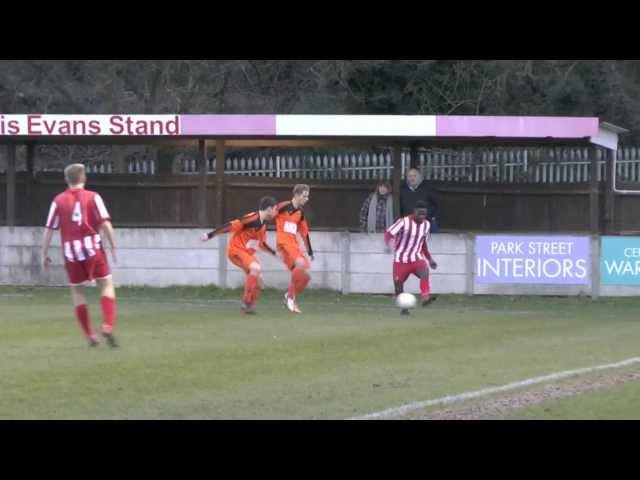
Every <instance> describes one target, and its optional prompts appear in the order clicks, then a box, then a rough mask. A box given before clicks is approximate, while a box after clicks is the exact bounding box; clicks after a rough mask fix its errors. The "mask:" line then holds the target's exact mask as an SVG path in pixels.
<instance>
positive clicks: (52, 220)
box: [46, 202, 60, 230]
mask: <svg viewBox="0 0 640 480" xmlns="http://www.w3.org/2000/svg"><path fill="white" fill-rule="evenodd" d="M57 210H58V206H57V205H56V202H51V207H49V215H48V216H47V223H46V227H47V228H51V229H53V230H57V229H58V226H59V225H60V215H58V214H57Z"/></svg>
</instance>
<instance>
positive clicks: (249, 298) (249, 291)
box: [242, 275, 258, 305]
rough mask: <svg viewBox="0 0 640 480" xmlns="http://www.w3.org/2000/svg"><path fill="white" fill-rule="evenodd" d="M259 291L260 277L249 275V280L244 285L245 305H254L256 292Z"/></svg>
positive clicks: (243, 298)
mask: <svg viewBox="0 0 640 480" xmlns="http://www.w3.org/2000/svg"><path fill="white" fill-rule="evenodd" d="M257 289H258V277H256V276H255V275H247V280H246V282H245V284H244V296H243V297H242V301H243V302H244V303H245V305H253V303H254V302H255V300H256V290H257Z"/></svg>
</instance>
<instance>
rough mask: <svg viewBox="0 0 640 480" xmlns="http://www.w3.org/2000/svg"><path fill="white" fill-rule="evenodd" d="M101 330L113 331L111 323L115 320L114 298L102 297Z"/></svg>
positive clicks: (105, 331)
mask: <svg viewBox="0 0 640 480" xmlns="http://www.w3.org/2000/svg"><path fill="white" fill-rule="evenodd" d="M101 302H102V316H103V319H104V321H103V323H102V331H103V332H104V333H111V332H112V331H113V324H114V323H115V321H116V299H115V298H111V297H102V299H101Z"/></svg>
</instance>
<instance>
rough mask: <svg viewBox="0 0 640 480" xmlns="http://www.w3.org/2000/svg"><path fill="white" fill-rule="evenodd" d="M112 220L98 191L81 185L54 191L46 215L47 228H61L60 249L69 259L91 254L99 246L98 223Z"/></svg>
mask: <svg viewBox="0 0 640 480" xmlns="http://www.w3.org/2000/svg"><path fill="white" fill-rule="evenodd" d="M106 220H111V217H110V216H109V212H108V211H107V208H106V207H105V205H104V202H103V201H102V198H101V197H100V195H98V194H97V193H96V192H92V191H90V190H84V189H82V188H74V189H71V188H70V189H67V190H65V191H64V192H62V193H61V194H59V195H57V196H56V197H55V198H54V199H53V202H51V207H50V208H49V215H48V216H47V224H46V227H47V228H51V229H53V230H58V229H60V236H61V238H62V249H63V251H64V256H65V258H66V259H67V260H68V261H70V262H75V261H83V260H86V259H87V258H89V257H93V256H94V255H95V254H96V253H95V252H96V250H100V248H101V239H100V235H98V230H99V229H100V225H101V224H102V223H103V222H104V221H106Z"/></svg>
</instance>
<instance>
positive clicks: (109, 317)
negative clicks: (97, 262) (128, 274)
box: [96, 275, 118, 348]
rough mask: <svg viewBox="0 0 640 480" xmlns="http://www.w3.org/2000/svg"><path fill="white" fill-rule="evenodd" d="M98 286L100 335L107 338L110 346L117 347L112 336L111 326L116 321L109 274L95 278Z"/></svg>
mask: <svg viewBox="0 0 640 480" xmlns="http://www.w3.org/2000/svg"><path fill="white" fill-rule="evenodd" d="M96 283H97V284H98V287H100V302H101V304H102V318H103V322H102V336H103V337H104V338H105V339H106V340H107V343H108V344H109V346H110V347H111V348H116V347H118V342H116V339H115V337H114V336H113V327H114V324H115V321H116V289H115V287H114V286H113V279H112V278H111V275H109V276H108V277H105V278H99V279H96Z"/></svg>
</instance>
